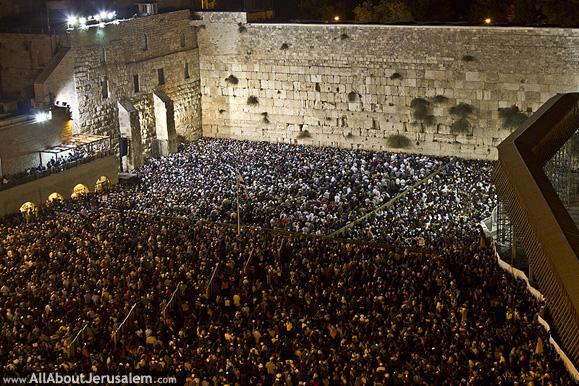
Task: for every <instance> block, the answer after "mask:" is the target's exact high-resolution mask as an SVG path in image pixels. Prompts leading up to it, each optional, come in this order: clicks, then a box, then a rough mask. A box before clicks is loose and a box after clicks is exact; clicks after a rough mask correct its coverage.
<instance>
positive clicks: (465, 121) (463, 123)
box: [448, 102, 474, 133]
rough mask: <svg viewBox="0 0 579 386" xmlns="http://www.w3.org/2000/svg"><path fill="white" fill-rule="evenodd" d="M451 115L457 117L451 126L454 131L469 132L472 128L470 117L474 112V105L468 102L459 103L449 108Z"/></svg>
mask: <svg viewBox="0 0 579 386" xmlns="http://www.w3.org/2000/svg"><path fill="white" fill-rule="evenodd" d="M448 112H449V114H450V115H452V116H453V117H454V118H455V121H454V122H453V123H452V125H451V126H450V129H451V131H452V132H453V133H468V132H470V130H471V127H472V124H471V123H470V120H469V119H470V118H471V116H472V115H473V114H474V107H473V106H472V105H469V104H468V103H462V102H461V103H459V104H458V105H456V106H452V107H451V108H449V109H448Z"/></svg>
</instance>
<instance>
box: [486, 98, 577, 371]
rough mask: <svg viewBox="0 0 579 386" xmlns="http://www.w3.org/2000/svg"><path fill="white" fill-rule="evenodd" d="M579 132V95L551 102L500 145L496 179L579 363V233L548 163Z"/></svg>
mask: <svg viewBox="0 0 579 386" xmlns="http://www.w3.org/2000/svg"><path fill="white" fill-rule="evenodd" d="M577 128H579V93H573V94H560V95H557V96H555V97H553V98H552V99H550V100H549V101H548V102H547V103H545V104H544V105H543V106H542V107H541V108H540V109H539V110H538V111H537V112H536V113H535V114H534V115H533V116H532V117H531V118H529V119H528V120H527V122H525V123H524V124H523V125H522V126H521V127H520V128H519V129H518V130H517V131H515V132H514V133H513V134H511V135H510V136H509V137H508V138H507V139H506V140H505V141H503V142H502V143H501V144H500V145H499V147H498V153H499V160H498V162H497V166H496V169H495V174H494V180H495V183H496V186H497V192H498V194H499V197H500V199H501V201H502V202H503V205H504V208H505V209H506V211H507V213H508V214H509V218H510V220H511V224H512V226H513V230H514V232H515V234H516V237H517V241H518V242H519V243H520V244H521V246H522V247H523V249H524V250H525V252H526V255H527V257H528V260H529V271H530V280H531V281H532V282H534V283H536V284H537V285H538V287H539V289H540V291H541V292H542V293H543V294H544V295H545V301H546V304H547V309H548V312H549V314H550V315H551V317H552V322H553V327H554V330H555V333H556V334H557V337H558V338H559V340H560V341H561V342H562V345H563V347H564V349H565V351H566V352H567V353H568V354H569V356H570V357H571V360H572V361H573V362H574V363H578V362H579V333H578V331H579V260H578V259H577V256H578V254H577V253H578V252H579V234H578V231H577V226H576V225H575V223H574V222H573V220H572V218H571V216H570V215H569V213H568V211H567V210H566V208H565V206H564V204H563V202H562V200H561V197H560V196H559V195H558V194H557V191H556V190H555V188H554V187H553V185H552V183H551V181H550V180H549V178H548V177H547V175H546V174H545V170H544V166H545V164H546V163H547V162H548V161H549V160H551V159H552V158H553V156H554V155H555V154H556V153H557V151H559V149H560V148H561V147H562V146H563V145H564V144H565V143H566V141H567V140H568V139H569V138H570V137H571V136H572V135H573V134H574V133H575V131H576V130H577Z"/></svg>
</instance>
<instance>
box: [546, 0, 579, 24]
mask: <svg viewBox="0 0 579 386" xmlns="http://www.w3.org/2000/svg"><path fill="white" fill-rule="evenodd" d="M539 3H540V4H539V6H540V9H541V11H542V12H543V14H544V15H545V16H546V17H547V23H548V24H553V25H560V26H572V25H579V0H541V1H539Z"/></svg>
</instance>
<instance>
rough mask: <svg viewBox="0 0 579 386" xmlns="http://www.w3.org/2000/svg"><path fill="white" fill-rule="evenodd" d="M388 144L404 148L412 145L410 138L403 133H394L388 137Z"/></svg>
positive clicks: (395, 147) (392, 146)
mask: <svg viewBox="0 0 579 386" xmlns="http://www.w3.org/2000/svg"><path fill="white" fill-rule="evenodd" d="M388 146H390V147H391V148H394V149H403V148H407V147H409V146H410V139H409V138H408V137H406V136H405V135H402V134H393V135H391V136H389V137H388Z"/></svg>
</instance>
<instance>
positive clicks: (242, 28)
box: [238, 23, 247, 33]
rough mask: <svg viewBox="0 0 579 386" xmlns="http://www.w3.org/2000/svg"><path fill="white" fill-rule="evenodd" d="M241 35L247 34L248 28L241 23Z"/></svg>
mask: <svg viewBox="0 0 579 386" xmlns="http://www.w3.org/2000/svg"><path fill="white" fill-rule="evenodd" d="M238 25H239V33H244V32H247V27H245V26H244V25H243V24H241V23H239V24H238Z"/></svg>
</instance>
